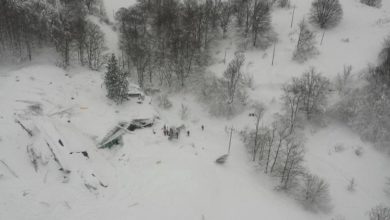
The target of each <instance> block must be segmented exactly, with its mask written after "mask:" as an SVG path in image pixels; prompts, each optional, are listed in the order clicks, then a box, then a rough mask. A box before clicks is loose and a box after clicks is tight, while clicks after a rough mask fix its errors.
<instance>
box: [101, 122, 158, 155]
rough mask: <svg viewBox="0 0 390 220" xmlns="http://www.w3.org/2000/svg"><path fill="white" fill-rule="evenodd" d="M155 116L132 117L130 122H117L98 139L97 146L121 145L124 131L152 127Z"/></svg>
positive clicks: (128, 131)
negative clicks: (148, 117)
mask: <svg viewBox="0 0 390 220" xmlns="http://www.w3.org/2000/svg"><path fill="white" fill-rule="evenodd" d="M154 121H155V118H153V119H134V120H132V121H131V122H119V123H118V125H116V126H115V127H114V128H112V129H111V130H110V131H109V132H108V133H107V134H106V136H105V137H104V138H103V139H102V140H101V141H100V143H99V145H98V148H112V147H113V146H118V145H123V138H122V136H123V135H124V134H125V133H131V132H132V131H135V130H137V129H142V128H146V127H152V126H153V124H154Z"/></svg>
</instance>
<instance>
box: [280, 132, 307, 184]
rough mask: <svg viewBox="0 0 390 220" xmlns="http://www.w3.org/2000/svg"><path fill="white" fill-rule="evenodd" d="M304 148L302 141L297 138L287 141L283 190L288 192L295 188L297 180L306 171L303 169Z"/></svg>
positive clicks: (282, 177)
mask: <svg viewBox="0 0 390 220" xmlns="http://www.w3.org/2000/svg"><path fill="white" fill-rule="evenodd" d="M303 157H304V148H303V145H302V143H301V140H299V139H297V138H296V136H293V137H289V138H287V139H286V143H285V149H284V162H283V165H282V167H283V168H282V169H281V175H280V184H281V186H280V187H281V189H284V190H288V189H290V188H291V187H293V186H294V184H295V183H296V179H297V177H298V176H299V175H301V174H302V173H303V171H304V168H303V167H302V162H303Z"/></svg>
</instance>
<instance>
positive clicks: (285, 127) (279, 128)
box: [270, 116, 291, 173]
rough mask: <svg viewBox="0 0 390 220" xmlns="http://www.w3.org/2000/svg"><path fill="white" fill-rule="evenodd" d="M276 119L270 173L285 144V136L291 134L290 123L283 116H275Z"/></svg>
mask: <svg viewBox="0 0 390 220" xmlns="http://www.w3.org/2000/svg"><path fill="white" fill-rule="evenodd" d="M277 117H278V118H277V120H276V122H275V123H276V124H275V127H276V137H275V140H274V142H275V144H276V145H275V152H274V154H275V155H274V157H273V159H272V160H273V161H272V165H271V168H270V173H272V172H273V171H274V169H275V167H276V164H277V163H278V162H279V159H280V154H281V150H282V147H283V145H284V144H285V141H286V140H287V138H288V137H289V136H290V135H291V132H290V123H289V122H288V121H287V120H286V119H285V118H284V117H283V116H277Z"/></svg>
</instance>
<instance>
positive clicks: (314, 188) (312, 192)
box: [300, 174, 330, 211]
mask: <svg viewBox="0 0 390 220" xmlns="http://www.w3.org/2000/svg"><path fill="white" fill-rule="evenodd" d="M300 201H301V202H302V204H303V205H304V206H305V207H306V208H307V209H309V210H312V211H327V210H328V209H329V203H330V195H329V184H328V183H327V182H326V181H325V180H323V179H321V178H320V177H318V176H316V175H313V174H306V175H304V177H303V184H302V185H301V189H300Z"/></svg>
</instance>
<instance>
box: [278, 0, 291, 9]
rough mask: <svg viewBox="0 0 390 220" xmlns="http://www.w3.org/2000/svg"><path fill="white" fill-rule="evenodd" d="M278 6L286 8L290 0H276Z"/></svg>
mask: <svg viewBox="0 0 390 220" xmlns="http://www.w3.org/2000/svg"><path fill="white" fill-rule="evenodd" d="M277 3H278V6H279V7H281V8H288V7H290V0H278V2H277Z"/></svg>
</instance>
